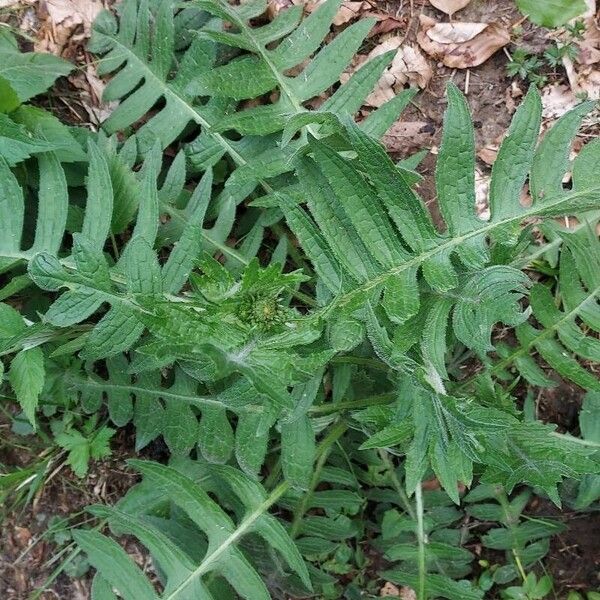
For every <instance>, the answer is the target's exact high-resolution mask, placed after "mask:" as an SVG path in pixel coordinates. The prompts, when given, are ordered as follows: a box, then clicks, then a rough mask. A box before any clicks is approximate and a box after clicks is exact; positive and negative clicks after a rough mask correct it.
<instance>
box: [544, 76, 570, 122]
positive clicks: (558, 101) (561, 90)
mask: <svg viewBox="0 0 600 600" xmlns="http://www.w3.org/2000/svg"><path fill="white" fill-rule="evenodd" d="M577 104H578V100H577V98H576V96H575V94H574V93H573V91H572V90H571V89H570V88H569V87H568V86H566V85H562V84H558V83H555V84H552V85H547V86H546V87H545V88H544V89H543V90H542V115H543V117H544V118H545V119H558V118H559V117H562V116H563V115H564V114H565V113H566V112H568V111H570V110H571V109H572V108H574V107H575V106H576V105H577Z"/></svg>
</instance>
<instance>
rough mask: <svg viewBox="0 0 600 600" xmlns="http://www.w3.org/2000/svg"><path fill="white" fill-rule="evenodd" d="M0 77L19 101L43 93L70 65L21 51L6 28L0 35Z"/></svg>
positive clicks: (38, 54)
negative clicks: (8, 84) (7, 83)
mask: <svg viewBox="0 0 600 600" xmlns="http://www.w3.org/2000/svg"><path fill="white" fill-rule="evenodd" d="M0 36H1V39H0V77H3V78H4V79H6V80H7V81H8V82H9V83H10V85H11V87H12V88H13V90H14V91H15V92H16V94H17V96H18V98H19V100H20V101H21V102H26V101H27V100H29V99H30V98H33V97H34V96H37V95H38V94H42V93H43V92H45V91H46V90H47V89H48V88H50V87H51V86H52V84H53V83H54V82H55V80H56V79H58V78H59V77H64V76H66V75H68V74H69V73H70V72H71V71H72V70H73V66H72V65H71V64H70V63H68V62H67V61H66V60H63V59H62V58H59V57H58V56H54V55H53V54H42V53H39V52H20V51H19V48H18V46H17V42H16V40H15V38H14V37H13V35H12V33H10V31H9V29H7V28H3V29H2V32H0Z"/></svg>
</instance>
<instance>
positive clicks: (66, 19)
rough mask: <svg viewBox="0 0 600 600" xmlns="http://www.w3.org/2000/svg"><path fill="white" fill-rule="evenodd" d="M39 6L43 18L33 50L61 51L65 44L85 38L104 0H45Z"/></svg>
mask: <svg viewBox="0 0 600 600" xmlns="http://www.w3.org/2000/svg"><path fill="white" fill-rule="evenodd" d="M42 8H43V9H45V13H46V16H47V18H46V22H45V23H44V24H43V25H42V27H41V29H40V32H39V36H38V40H37V41H36V43H35V50H37V51H43V52H52V53H53V54H56V55H62V54H63V50H64V48H65V46H67V44H69V43H76V44H77V43H82V42H83V41H84V40H86V39H87V38H89V36H90V32H91V29H92V23H93V22H94V19H95V18H96V17H97V15H98V13H99V12H100V11H101V10H102V9H103V8H104V4H103V2H102V0H45V1H44V2H43V4H42Z"/></svg>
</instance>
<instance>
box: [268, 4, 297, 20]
mask: <svg viewBox="0 0 600 600" xmlns="http://www.w3.org/2000/svg"><path fill="white" fill-rule="evenodd" d="M292 6H294V2H292V0H269V3H268V4H267V16H268V17H269V19H271V20H272V19H274V18H275V17H276V16H277V15H278V14H279V13H280V12H281V11H282V10H285V9H286V8H290V7H292Z"/></svg>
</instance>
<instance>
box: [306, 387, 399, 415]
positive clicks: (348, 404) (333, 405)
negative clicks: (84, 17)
mask: <svg viewBox="0 0 600 600" xmlns="http://www.w3.org/2000/svg"><path fill="white" fill-rule="evenodd" d="M396 397H397V394H395V393H391V392H390V393H388V394H379V395H378V396H369V397H368V398H360V399H358V400H346V401H345V402H330V403H329V404H321V405H320V406H313V407H312V408H311V409H310V410H309V411H308V412H309V414H311V415H330V414H332V413H337V412H342V411H344V410H354V409H358V408H368V407H369V406H384V405H386V404H392V403H393V402H394V400H396Z"/></svg>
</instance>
